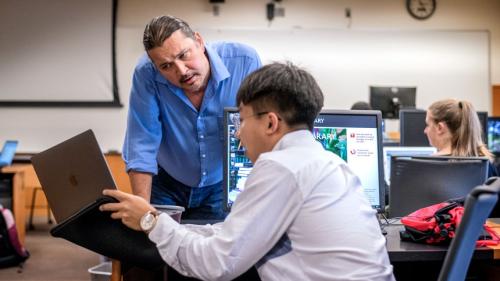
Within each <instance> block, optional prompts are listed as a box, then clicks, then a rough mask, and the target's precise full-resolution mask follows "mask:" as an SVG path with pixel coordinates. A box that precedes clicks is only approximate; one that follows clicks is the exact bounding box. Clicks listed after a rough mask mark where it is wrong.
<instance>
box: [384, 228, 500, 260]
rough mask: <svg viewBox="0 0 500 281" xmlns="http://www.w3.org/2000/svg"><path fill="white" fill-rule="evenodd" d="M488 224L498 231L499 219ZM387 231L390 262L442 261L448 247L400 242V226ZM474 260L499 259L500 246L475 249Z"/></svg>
mask: <svg viewBox="0 0 500 281" xmlns="http://www.w3.org/2000/svg"><path fill="white" fill-rule="evenodd" d="M489 223H492V224H493V225H495V228H497V229H498V230H497V231H499V230H500V218H495V219H490V220H489ZM385 229H386V230H387V235H386V240H387V244H386V245H387V251H388V252H389V259H390V260H391V262H409V261H411V262H416V261H442V260H444V258H445V256H446V251H447V249H448V246H437V245H426V244H420V243H413V242H406V241H401V239H400V237H399V231H400V230H403V225H401V224H391V225H387V226H386V227H385ZM472 258H473V259H475V260H478V259H483V260H492V259H500V245H497V246H493V247H481V248H477V249H476V251H475V252H474V255H473V257H472Z"/></svg>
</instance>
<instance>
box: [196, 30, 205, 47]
mask: <svg viewBox="0 0 500 281" xmlns="http://www.w3.org/2000/svg"><path fill="white" fill-rule="evenodd" d="M194 41H195V42H196V44H197V45H198V47H201V48H205V41H204V40H203V37H201V34H200V33H198V32H195V33H194Z"/></svg>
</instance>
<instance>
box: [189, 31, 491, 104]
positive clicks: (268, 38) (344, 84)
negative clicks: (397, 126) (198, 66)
mask: <svg viewBox="0 0 500 281" xmlns="http://www.w3.org/2000/svg"><path fill="white" fill-rule="evenodd" d="M199 32H200V33H201V35H202V36H203V37H204V39H205V41H208V42H210V41H218V40H226V41H237V42H242V43H246V44H249V45H251V46H253V47H254V48H255V49H256V50H257V52H258V53H259V54H260V56H261V58H262V61H263V63H269V62H271V61H276V60H277V61H283V60H290V61H292V62H293V63H295V64H298V65H300V66H302V67H305V68H306V69H308V70H309V71H310V72H311V73H312V74H313V75H314V77H315V78H316V79H317V81H318V83H319V85H320V87H321V88H322V90H323V93H324V95H325V108H331V109H348V108H350V106H351V105H352V104H353V103H354V102H356V101H369V86H408V87H417V99H416V105H417V107H418V108H427V107H428V106H429V105H430V104H431V103H432V102H434V101H436V100H439V99H444V98H457V99H465V100H469V101H472V102H473V104H474V106H475V107H476V109H477V110H482V111H488V110H489V109H490V98H489V97H490V67H489V40H490V39H489V32H488V31H397V30H396V31H387V30H384V31H378V30H332V29H307V30H302V29H297V30H271V29H263V30H231V29H201V30H199Z"/></svg>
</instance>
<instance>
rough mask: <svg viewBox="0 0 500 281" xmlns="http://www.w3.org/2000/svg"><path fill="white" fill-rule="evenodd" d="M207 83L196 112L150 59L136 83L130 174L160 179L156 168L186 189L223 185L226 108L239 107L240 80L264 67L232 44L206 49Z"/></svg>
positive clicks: (127, 149)
mask: <svg viewBox="0 0 500 281" xmlns="http://www.w3.org/2000/svg"><path fill="white" fill-rule="evenodd" d="M205 49H206V52H207V54H208V58H209V62H210V71H211V75H210V80H209V81H208V85H207V88H206V90H205V95H204V97H203V102H202V104H201V108H200V110H199V111H198V110H197V109H196V108H195V107H194V106H193V104H192V103H191V102H190V101H189V99H188V98H187V96H186V95H185V94H184V92H183V90H182V89H181V88H178V87H176V86H174V85H173V84H172V83H170V82H169V81H167V80H166V79H165V78H164V77H163V76H162V75H161V74H160V73H159V72H158V71H157V70H156V68H155V66H154V64H153V63H152V62H151V60H150V59H149V57H148V56H147V54H144V55H143V56H142V57H141V58H140V60H139V63H138V64H137V66H136V68H135V71H134V77H133V81H132V90H131V94H130V103H129V104H130V107H129V113H128V124H127V133H126V136H125V143H124V145H123V158H124V160H125V163H126V165H127V171H129V170H134V171H139V172H148V173H152V174H156V173H157V172H158V165H160V166H161V167H162V168H163V169H164V170H165V171H166V172H167V173H169V174H170V175H171V176H172V177H174V178H175V179H176V180H178V181H180V182H182V183H184V184H186V185H188V186H192V187H195V186H199V187H202V186H207V185H212V184H215V183H218V182H220V181H221V180H222V157H223V143H224V130H223V122H224V116H223V114H224V107H227V106H235V105H236V94H237V92H238V89H239V86H240V84H241V82H242V80H243V79H244V78H245V77H246V76H247V75H248V74H249V73H251V72H252V71H254V70H256V69H257V68H259V67H260V66H261V61H260V58H259V56H258V55H257V53H256V52H255V50H254V49H252V48H250V47H248V46H246V45H242V44H238V43H228V42H218V43H213V44H208V45H206V46H205Z"/></svg>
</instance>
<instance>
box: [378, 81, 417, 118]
mask: <svg viewBox="0 0 500 281" xmlns="http://www.w3.org/2000/svg"><path fill="white" fill-rule="evenodd" d="M416 95H417V88H416V87H374V86H370V105H371V107H372V108H373V109H375V110H380V111H382V117H383V118H387V119H397V118H398V117H399V110H400V109H403V108H415V99H416Z"/></svg>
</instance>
